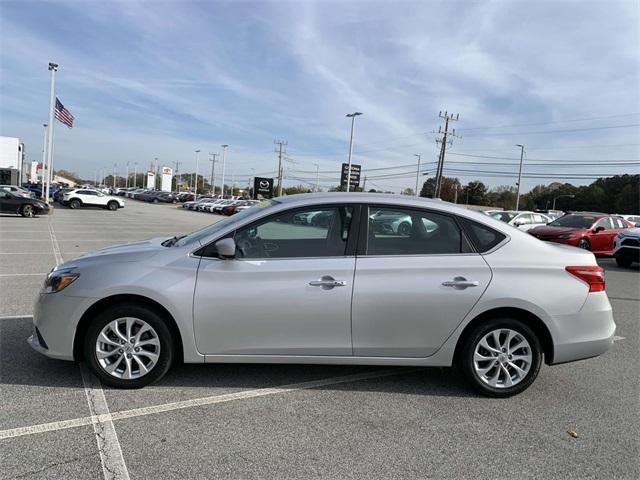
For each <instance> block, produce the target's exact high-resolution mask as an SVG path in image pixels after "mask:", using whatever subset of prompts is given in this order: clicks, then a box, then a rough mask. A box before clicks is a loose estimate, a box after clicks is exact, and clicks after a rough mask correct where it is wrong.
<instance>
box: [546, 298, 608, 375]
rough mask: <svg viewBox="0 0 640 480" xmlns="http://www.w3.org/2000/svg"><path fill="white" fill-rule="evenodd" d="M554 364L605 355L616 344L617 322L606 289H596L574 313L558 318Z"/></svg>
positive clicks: (556, 320) (556, 321) (555, 333)
mask: <svg viewBox="0 0 640 480" xmlns="http://www.w3.org/2000/svg"><path fill="white" fill-rule="evenodd" d="M555 326H556V329H555V330H556V331H555V332H554V335H553V337H554V353H553V361H552V362H551V363H552V364H556V363H566V362H573V361H576V360H583V359H586V358H591V357H596V356H598V355H602V354H603V353H605V352H606V351H607V350H609V349H610V348H611V347H612V346H613V337H614V335H615V332H616V324H615V322H614V320H613V311H612V309H611V304H610V303H609V298H608V297H607V294H606V293H605V292H594V293H590V294H588V296H587V300H586V301H585V303H584V305H583V306H582V308H581V309H580V311H579V312H578V313H577V314H575V315H563V316H561V317H556V318H555Z"/></svg>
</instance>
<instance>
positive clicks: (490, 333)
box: [459, 318, 542, 397]
mask: <svg viewBox="0 0 640 480" xmlns="http://www.w3.org/2000/svg"><path fill="white" fill-rule="evenodd" d="M459 363H460V366H461V368H462V373H463V374H464V376H465V378H466V379H467V381H468V382H469V383H470V384H471V386H472V387H473V388H474V389H475V390H477V391H478V392H479V393H481V394H483V395H486V396H490V397H510V396H511V395H516V394H518V393H520V392H522V391H524V390H526V389H527V388H528V387H529V386H530V385H531V384H532V383H533V381H534V380H535V379H536V377H537V376H538V372H539V371H540V366H541V365H542V347H541V345H540V340H539V339H538V337H537V336H536V334H535V333H534V332H533V330H531V328H529V327H528V326H527V325H526V324H525V323H524V322H522V321H520V320H517V319H511V318H501V319H492V320H489V321H488V322H484V323H482V324H479V325H478V326H476V327H475V328H473V329H472V330H471V331H470V332H469V334H468V335H467V336H466V338H465V340H464V344H463V348H462V350H461V354H460V358H459Z"/></svg>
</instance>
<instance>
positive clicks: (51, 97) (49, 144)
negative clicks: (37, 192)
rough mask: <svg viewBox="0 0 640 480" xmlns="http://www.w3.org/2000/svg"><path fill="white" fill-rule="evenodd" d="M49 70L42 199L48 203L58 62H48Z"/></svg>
mask: <svg viewBox="0 0 640 480" xmlns="http://www.w3.org/2000/svg"><path fill="white" fill-rule="evenodd" d="M49 71H50V72H51V90H50V92H49V123H48V126H49V135H48V136H47V186H46V188H45V197H44V201H45V202H47V203H49V187H50V186H51V171H52V169H53V115H54V112H53V110H54V106H55V103H56V94H55V91H56V72H57V71H58V64H56V63H51V62H50V63H49Z"/></svg>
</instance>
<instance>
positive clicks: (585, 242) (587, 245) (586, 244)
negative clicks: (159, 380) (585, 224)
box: [577, 238, 591, 250]
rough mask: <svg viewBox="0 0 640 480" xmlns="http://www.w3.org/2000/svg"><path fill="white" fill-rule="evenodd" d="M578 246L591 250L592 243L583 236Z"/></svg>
mask: <svg viewBox="0 0 640 480" xmlns="http://www.w3.org/2000/svg"><path fill="white" fill-rule="evenodd" d="M577 247H578V248H582V249H583V250H591V244H590V243H589V240H587V239H586V238H581V239H580V241H579V242H578V245H577Z"/></svg>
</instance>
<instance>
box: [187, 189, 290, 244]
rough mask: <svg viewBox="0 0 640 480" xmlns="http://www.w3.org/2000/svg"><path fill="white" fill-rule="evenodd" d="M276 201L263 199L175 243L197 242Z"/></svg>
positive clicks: (274, 203)
mask: <svg viewBox="0 0 640 480" xmlns="http://www.w3.org/2000/svg"><path fill="white" fill-rule="evenodd" d="M277 203H279V202H276V201H275V200H263V201H261V202H259V203H256V204H255V205H253V206H252V207H250V208H247V209H246V210H241V211H240V212H238V213H236V214H235V215H233V216H231V217H227V218H225V219H224V220H220V221H219V222H216V223H214V224H212V225H209V226H207V227H204V228H201V229H200V230H196V231H195V232H192V233H190V234H189V235H187V236H185V237H183V238H181V239H180V241H179V242H177V245H178V246H183V245H190V244H192V243H194V242H199V241H200V240H201V239H203V238H206V237H208V236H210V235H214V234H215V233H216V232H219V231H221V230H222V229H224V228H226V227H227V226H228V225H231V224H233V223H235V222H238V221H240V220H243V219H245V218H247V217H251V216H253V215H255V214H257V213H259V212H261V211H262V210H264V209H265V208H267V207H271V206H272V205H276V204H277Z"/></svg>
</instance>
